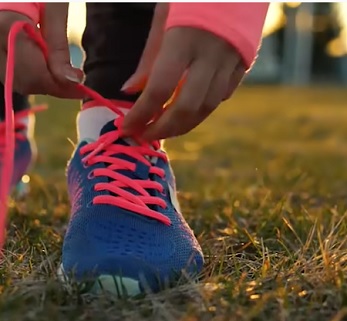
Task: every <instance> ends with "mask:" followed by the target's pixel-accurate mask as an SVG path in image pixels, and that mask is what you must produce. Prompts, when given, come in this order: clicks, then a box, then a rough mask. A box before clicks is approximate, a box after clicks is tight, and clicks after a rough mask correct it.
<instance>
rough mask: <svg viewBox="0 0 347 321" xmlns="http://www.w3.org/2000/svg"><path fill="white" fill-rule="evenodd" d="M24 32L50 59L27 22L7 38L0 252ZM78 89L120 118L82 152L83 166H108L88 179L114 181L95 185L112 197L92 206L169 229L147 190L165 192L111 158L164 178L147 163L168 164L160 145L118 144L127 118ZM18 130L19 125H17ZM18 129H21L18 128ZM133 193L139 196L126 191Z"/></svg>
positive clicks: (95, 201)
mask: <svg viewBox="0 0 347 321" xmlns="http://www.w3.org/2000/svg"><path fill="white" fill-rule="evenodd" d="M22 30H24V31H25V32H26V33H27V35H28V36H29V37H30V38H31V39H32V40H33V41H35V42H36V44H37V45H38V46H39V47H40V48H41V50H42V52H43V53H44V55H45V57H46V58H47V55H48V54H47V48H46V44H45V43H44V40H43V38H42V37H41V35H40V34H39V33H38V32H37V31H36V30H35V29H34V28H33V27H32V26H31V25H30V24H29V23H27V22H22V21H20V22H16V23H14V24H13V26H12V27H11V30H10V32H9V36H8V53H7V64H6V77H5V150H4V154H3V167H2V171H1V176H0V177H1V178H2V179H1V184H0V250H2V249H3V246H4V242H5V234H6V219H7V211H8V207H7V197H8V195H9V193H10V184H11V179H12V173H13V161H14V149H15V140H14V139H15V135H16V134H15V121H14V112H13V101H12V92H13V78H14V66H15V41H16V37H17V35H18V33H19V32H20V31H22ZM76 87H77V89H79V90H80V91H82V92H83V93H84V94H86V95H87V96H88V97H90V98H92V99H93V100H94V101H97V102H98V103H99V104H100V105H102V106H106V107H108V108H110V109H111V110H112V111H114V112H115V113H116V114H118V116H119V117H118V118H117V119H116V120H115V122H114V124H115V126H116V128H118V129H117V130H113V131H110V132H108V133H105V134H103V135H102V136H100V138H99V139H98V141H96V142H94V143H89V144H88V145H85V146H83V147H82V148H81V149H80V153H81V155H86V156H84V158H83V163H84V165H85V166H86V167H88V166H91V165H93V164H96V163H100V162H102V163H106V164H108V166H107V167H106V168H99V169H95V170H93V171H91V172H90V173H89V178H90V179H92V178H93V177H97V176H103V177H108V178H110V179H111V180H110V181H109V182H108V183H97V184H95V185H94V190H96V191H108V192H111V193H112V194H110V195H99V196H96V197H95V198H94V199H93V204H110V205H114V206H117V207H120V208H123V209H126V210H129V211H132V212H134V213H136V214H139V215H143V216H146V217H150V218H153V219H156V220H157V221H159V222H161V223H163V224H166V225H170V224H171V221H170V219H169V218H168V217H166V216H165V215H163V214H161V213H159V212H157V211H154V210H152V209H151V208H150V207H149V205H157V206H160V207H162V208H165V207H166V206H167V205H166V203H165V202H164V201H163V200H162V199H161V198H160V197H155V196H151V195H150V194H149V192H148V191H147V189H152V190H157V191H158V192H161V193H162V192H163V186H162V185H161V184H160V183H158V182H154V181H151V180H149V179H148V180H141V179H138V180H137V179H131V178H129V177H127V176H125V175H122V174H120V173H118V172H116V170H129V171H135V169H136V168H135V167H136V164H134V163H132V162H129V161H126V160H122V159H119V158H115V157H112V156H111V155H114V154H117V153H121V154H124V155H128V156H130V157H132V158H134V159H136V160H138V161H140V162H142V163H144V164H145V165H147V166H148V167H149V173H150V174H156V175H158V176H159V177H162V178H164V176H165V172H164V170H163V169H161V168H159V167H156V166H153V165H152V164H151V162H150V161H149V160H148V158H147V157H146V156H148V157H158V158H162V159H164V160H165V161H167V158H166V155H165V154H163V153H161V152H159V151H157V150H158V149H159V147H160V143H159V142H152V143H146V142H141V140H140V139H136V142H137V143H138V145H137V146H123V145H119V144H115V141H116V140H117V139H119V138H120V137H121V136H122V135H121V131H120V128H121V124H122V121H123V119H124V114H123V113H122V112H121V111H120V110H119V108H117V106H116V105H114V104H113V103H112V102H111V101H109V100H107V99H105V98H103V97H102V96H101V95H100V94H98V93H97V92H95V91H93V90H92V89H90V88H88V87H86V86H84V85H82V84H76ZM17 126H19V125H17ZM17 128H18V127H17ZM126 189H132V190H134V191H136V192H137V193H138V194H139V195H134V194H133V193H131V192H129V191H127V190H126Z"/></svg>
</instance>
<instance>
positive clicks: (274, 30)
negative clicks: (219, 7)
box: [68, 2, 347, 85]
mask: <svg viewBox="0 0 347 321" xmlns="http://www.w3.org/2000/svg"><path fill="white" fill-rule="evenodd" d="M84 26H85V4H84V3H77V2H71V3H70V14H69V29H68V31H69V38H70V43H71V47H70V48H71V56H72V61H73V64H74V65H78V66H79V65H81V63H82V61H83V54H82V51H81V49H80V39H81V35H82V33H83V29H84ZM263 36H264V39H263V46H262V49H261V51H260V53H259V58H258V60H257V62H256V64H255V66H254V68H253V70H252V72H251V73H250V74H249V75H248V77H247V79H246V81H247V82H248V83H260V84H263V83H271V84H287V85H307V84H312V83H314V84H316V83H318V84H333V85H339V84H340V85H346V84H347V3H344V2H336V3H324V2H317V3H313V2H311V3H302V2H285V3H271V5H270V8H269V12H268V16H267V19H266V24H265V27H264V32H263Z"/></svg>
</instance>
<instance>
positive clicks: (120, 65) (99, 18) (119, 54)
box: [0, 3, 155, 119]
mask: <svg viewBox="0 0 347 321" xmlns="http://www.w3.org/2000/svg"><path fill="white" fill-rule="evenodd" d="M86 6H87V20H86V29H85V31H84V34H83V37H82V47H83V49H84V51H85V55H86V59H85V62H84V72H85V75H86V80H85V84H86V85H87V86H88V87H91V88H92V89H94V90H96V91H97V92H99V93H100V94H101V95H102V96H104V97H105V98H109V99H118V100H127V101H135V100H136V98H137V95H131V96H129V95H126V94H124V93H122V92H121V91H120V89H121V87H122V85H123V83H124V82H125V81H126V80H127V79H128V78H129V77H130V76H131V75H132V74H133V72H134V71H135V69H136V67H137V64H138V62H139V59H140V57H141V53H142V51H143V49H144V46H145V43H146V40H147V37H148V33H149V29H150V26H151V21H152V17H153V12H154V7H155V3H87V4H86ZM13 98H14V104H13V105H14V110H15V111H20V110H23V109H26V108H27V107H28V105H29V103H28V98H27V97H25V96H22V95H19V94H17V93H15V94H14V95H13ZM0 119H4V87H3V85H2V84H0Z"/></svg>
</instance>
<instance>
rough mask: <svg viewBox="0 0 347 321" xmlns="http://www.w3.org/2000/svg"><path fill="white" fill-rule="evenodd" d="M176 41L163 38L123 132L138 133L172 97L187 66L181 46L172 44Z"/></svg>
mask: <svg viewBox="0 0 347 321" xmlns="http://www.w3.org/2000/svg"><path fill="white" fill-rule="evenodd" d="M177 40H178V39H175V38H173V37H170V36H169V34H168V35H167V36H166V37H165V39H164V43H163V46H162V48H161V50H160V52H159V54H158V57H157V59H156V62H155V63H154V65H153V68H152V71H151V74H150V75H149V79H148V82H147V85H146V87H145V89H144V91H143V92H142V94H141V96H140V97H139V99H138V100H137V101H136V103H135V104H134V106H133V108H132V109H131V110H130V112H129V113H128V114H127V115H126V117H125V119H124V122H123V132H124V134H125V135H131V134H133V133H135V132H139V131H140V130H141V129H142V128H144V127H145V126H146V124H147V123H148V122H149V121H150V120H152V119H153V117H154V116H155V115H156V114H158V113H159V112H160V111H161V109H162V108H163V106H164V104H165V103H166V102H167V101H168V100H169V99H170V97H171V96H172V94H173V92H174V90H175V88H176V86H177V84H178V82H179V81H180V79H181V78H182V77H183V73H184V71H185V70H186V68H187V67H188V66H189V63H190V55H189V53H188V52H186V47H185V46H180V47H179V48H177V47H178V46H177V45H176V43H177Z"/></svg>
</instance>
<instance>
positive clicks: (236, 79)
mask: <svg viewBox="0 0 347 321" xmlns="http://www.w3.org/2000/svg"><path fill="white" fill-rule="evenodd" d="M245 74H246V68H245V67H244V65H243V63H242V62H239V63H238V65H237V66H236V67H235V70H234V72H233V73H232V74H231V76H230V79H229V85H228V89H227V90H226V92H225V94H224V97H223V100H227V99H229V98H230V97H231V95H232V94H233V93H234V91H235V90H236V89H237V87H238V86H239V85H240V84H241V82H242V80H243V78H244V76H245Z"/></svg>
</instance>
